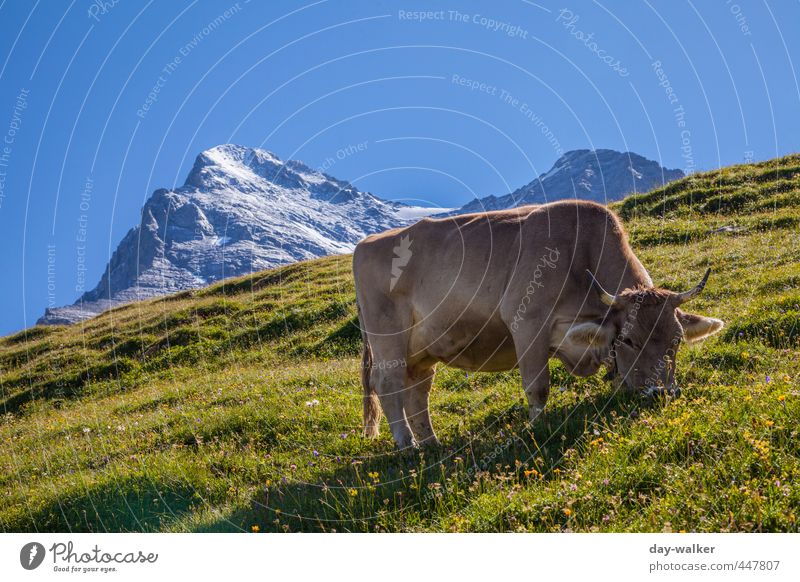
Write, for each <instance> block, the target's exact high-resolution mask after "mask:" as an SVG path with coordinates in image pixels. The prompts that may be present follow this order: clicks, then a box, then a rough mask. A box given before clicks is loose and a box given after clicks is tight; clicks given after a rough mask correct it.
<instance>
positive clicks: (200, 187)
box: [39, 144, 445, 323]
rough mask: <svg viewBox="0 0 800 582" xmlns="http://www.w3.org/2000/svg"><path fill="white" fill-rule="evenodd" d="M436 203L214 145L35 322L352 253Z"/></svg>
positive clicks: (254, 151) (74, 317) (265, 154)
mask: <svg viewBox="0 0 800 582" xmlns="http://www.w3.org/2000/svg"><path fill="white" fill-rule="evenodd" d="M442 210H445V209H439V208H433V209H425V208H418V207H412V206H407V205H404V204H400V203H396V202H389V201H386V200H382V199H380V198H378V197H376V196H373V195H372V194H370V193H368V192H362V191H360V190H358V189H357V188H355V187H354V186H353V185H352V184H350V183H349V182H346V181H342V180H337V179H336V178H333V177H331V176H328V175H326V174H324V173H322V172H320V171H317V170H314V169H312V168H310V167H308V166H307V165H305V164H304V163H302V162H299V161H288V162H283V161H282V160H281V159H280V158H278V156H276V155H275V154H274V153H272V152H269V151H267V150H263V149H258V148H249V147H244V146H239V145H234V144H225V145H219V146H216V147H213V148H210V149H208V150H206V151H204V152H202V153H201V154H200V155H198V156H197V159H196V160H195V163H194V166H193V167H192V169H191V171H190V172H189V175H188V177H187V178H186V182H185V184H184V185H183V186H182V187H180V188H177V189H175V190H166V189H159V190H156V191H155V192H154V193H153V195H152V196H151V197H150V198H149V199H148V200H147V202H146V203H145V205H144V207H143V208H142V214H141V220H140V223H139V224H138V225H137V226H135V227H134V228H132V229H131V230H130V231H129V232H128V233H127V234H126V235H125V237H124V238H123V239H122V242H120V244H119V246H118V247H117V249H116V251H115V252H114V254H113V255H112V257H111V260H110V261H109V263H108V266H107V267H106V270H105V272H104V273H103V276H102V278H101V279H100V282H99V283H98V284H97V286H96V287H95V288H94V289H93V290H91V291H89V292H87V293H85V294H84V295H83V296H82V297H81V298H79V299H78V301H77V302H76V303H75V304H74V305H71V306H67V307H62V308H55V309H48V310H47V311H46V312H45V315H44V317H42V318H41V319H40V320H39V323H71V322H74V321H78V320H80V319H85V318H87V317H91V316H92V315H95V314H97V313H99V312H101V311H103V310H105V309H108V308H109V307H111V306H113V305H117V304H119V303H123V302H129V301H134V300H139V299H144V298H148V297H153V296H157V295H163V294H166V293H171V292H175V291H179V290H183V289H191V288H196V287H199V286H203V285H207V284H209V283H211V282H213V281H218V280H220V279H223V278H227V277H234V276H238V275H243V274H246V273H250V272H253V271H259V270H262V269H267V268H270V267H275V266H277V265H282V264H286V263H292V262H295V261H300V260H305V259H312V258H315V257H320V256H323V255H329V254H336V253H346V252H350V251H352V249H353V247H354V246H355V244H356V243H357V242H358V241H359V240H361V239H362V238H364V237H365V236H367V235H369V234H372V233H375V232H380V231H383V230H386V229H389V228H393V227H396V226H401V225H404V224H408V223H410V222H413V221H414V220H416V219H418V218H420V217H421V216H425V215H428V214H433V213H435V212H441V211H442Z"/></svg>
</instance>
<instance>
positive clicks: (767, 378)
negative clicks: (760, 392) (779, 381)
mask: <svg viewBox="0 0 800 582" xmlns="http://www.w3.org/2000/svg"><path fill="white" fill-rule="evenodd" d="M764 381H765V382H766V383H767V384H769V383H770V382H772V376H770V375H769V374H767V375H766V377H765V378H764Z"/></svg>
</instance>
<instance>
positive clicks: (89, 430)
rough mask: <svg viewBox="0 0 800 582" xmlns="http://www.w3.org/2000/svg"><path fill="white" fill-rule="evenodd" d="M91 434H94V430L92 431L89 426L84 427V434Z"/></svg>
mask: <svg viewBox="0 0 800 582" xmlns="http://www.w3.org/2000/svg"><path fill="white" fill-rule="evenodd" d="M90 432H92V429H90V428H89V427H88V426H85V427H83V434H89V433H90Z"/></svg>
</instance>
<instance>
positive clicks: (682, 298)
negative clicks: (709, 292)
mask: <svg viewBox="0 0 800 582" xmlns="http://www.w3.org/2000/svg"><path fill="white" fill-rule="evenodd" d="M710 274H711V269H707V270H706V274H705V275H703V280H702V281H700V282H699V283H698V284H697V287H695V288H694V289H689V290H688V291H684V292H683V293H678V294H677V295H676V297H675V298H676V300H677V302H678V305H681V304H682V303H686V302H687V301H689V300H690V299H694V298H695V297H697V296H698V295H699V294H700V291H702V290H703V287H705V286H706V282H707V281H708V276H709V275H710Z"/></svg>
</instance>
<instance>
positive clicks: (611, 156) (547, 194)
mask: <svg viewBox="0 0 800 582" xmlns="http://www.w3.org/2000/svg"><path fill="white" fill-rule="evenodd" d="M682 177H683V172H682V171H681V170H668V169H666V168H663V167H661V166H660V165H659V164H658V162H654V161H652V160H648V159H647V158H644V157H642V156H640V155H638V154H634V153H632V152H618V151H615V150H573V151H570V152H567V153H566V154H564V155H563V156H561V158H559V159H558V161H556V163H555V164H554V165H553V167H552V168H551V169H550V171H549V172H547V173H545V174H542V175H541V176H539V177H538V178H536V179H535V180H534V181H533V182H531V183H529V184H526V185H525V186H523V187H522V188H519V189H517V190H515V191H514V192H512V193H511V194H506V195H504V196H487V197H485V198H477V199H475V200H473V201H471V202H469V203H467V204H466V205H464V206H462V207H461V208H459V209H457V210H455V211H453V212H452V213H451V214H465V213H468V212H482V211H486V210H501V209H505V208H513V207H515V206H522V205H524V204H544V203H546V202H554V201H556V200H563V199H567V198H579V199H583V200H594V201H596V202H601V203H603V204H605V203H607V202H611V201H613V200H619V199H620V198H623V197H625V196H627V195H628V194H633V193H634V192H647V191H648V190H652V189H653V188H657V187H659V186H662V185H664V184H666V183H667V182H671V181H673V180H677V179H678V178H682Z"/></svg>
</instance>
